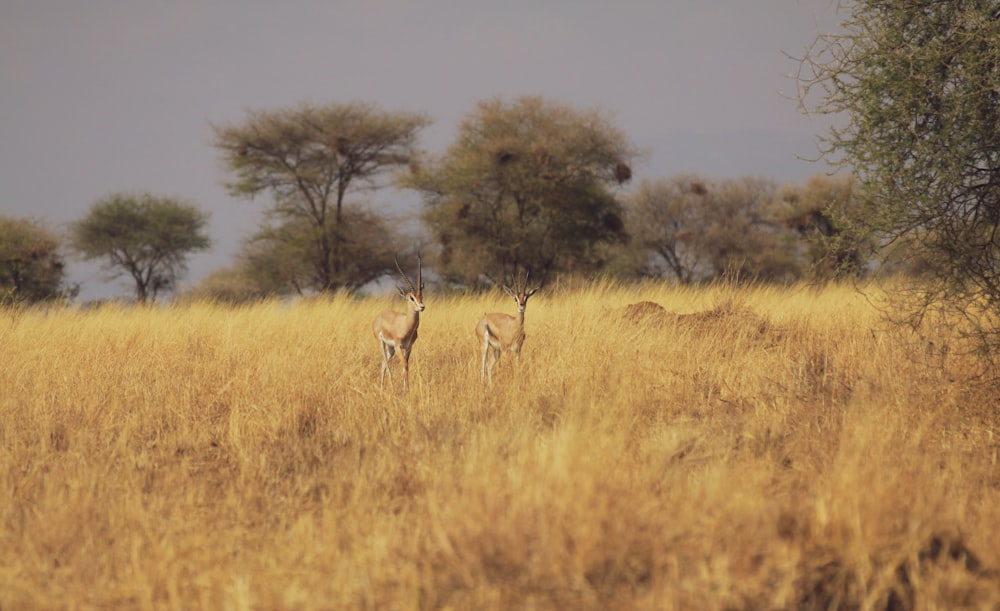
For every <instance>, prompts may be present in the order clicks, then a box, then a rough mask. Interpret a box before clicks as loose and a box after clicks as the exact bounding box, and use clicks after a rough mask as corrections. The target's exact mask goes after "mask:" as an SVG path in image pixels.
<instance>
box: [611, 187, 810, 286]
mask: <svg viewBox="0 0 1000 611" xmlns="http://www.w3.org/2000/svg"><path fill="white" fill-rule="evenodd" d="M776 202H777V186H776V185H775V183H774V181H772V180H769V179H765V178H756V177H743V178H731V179H724V180H712V179H709V178H705V177H701V176H697V175H692V174H681V175H678V176H674V177H671V178H664V179H660V180H656V181H644V182H643V183H642V184H641V185H640V186H639V188H638V189H637V190H636V192H635V193H634V194H632V195H631V196H630V197H629V198H628V200H627V206H628V217H627V218H628V221H629V222H628V226H629V232H630V234H631V235H632V238H633V241H634V242H636V244H637V245H638V246H639V247H641V248H643V249H646V250H647V251H648V252H649V253H651V254H652V256H651V257H647V258H646V269H645V270H644V271H645V273H646V274H649V275H655V276H665V277H668V278H673V279H674V280H676V281H677V282H679V283H681V284H689V283H696V282H707V281H710V280H715V279H719V278H721V277H724V276H726V277H729V278H731V279H734V280H764V281H784V280H789V279H792V278H794V277H796V276H797V275H798V273H799V269H798V263H797V261H796V260H795V253H794V247H793V244H792V243H791V241H790V235H789V232H788V231H787V230H786V229H785V228H784V226H783V225H782V224H781V223H780V222H779V220H778V218H777V217H776V216H775V213H776V208H775V204H776Z"/></svg>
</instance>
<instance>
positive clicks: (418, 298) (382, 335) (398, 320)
mask: <svg viewBox="0 0 1000 611" xmlns="http://www.w3.org/2000/svg"><path fill="white" fill-rule="evenodd" d="M396 269H398V270H399V275H400V276H402V277H403V281H404V282H406V286H401V287H399V294H400V295H402V296H403V297H405V298H406V302H407V305H408V306H409V307H408V308H407V310H406V313H405V314H403V313H400V312H394V311H392V310H385V311H383V312H382V313H380V314H379V315H378V316H376V317H375V322H374V323H373V324H372V331H373V332H374V333H375V339H377V340H378V342H379V347H380V348H381V349H382V377H381V378H379V383H378V385H379V388H381V387H382V384H383V383H384V382H385V373H386V372H387V371H388V372H389V381H390V382H391V381H392V370H391V369H390V368H389V360H390V359H391V358H392V356H393V355H394V354H395V353H396V350H397V349H398V350H399V356H400V358H401V359H402V361H403V389H404V390H405V389H406V378H407V374H408V372H409V368H410V350H412V349H413V343H414V342H415V341H417V327H418V326H420V313H421V312H423V311H424V298H423V292H424V280H423V277H422V274H421V265H420V255H419V254H418V255H417V285H416V286H413V282H411V281H410V279H409V277H407V275H406V273H405V272H403V270H402V269H401V268H400V267H399V261H396Z"/></svg>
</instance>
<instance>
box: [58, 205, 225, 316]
mask: <svg viewBox="0 0 1000 611" xmlns="http://www.w3.org/2000/svg"><path fill="white" fill-rule="evenodd" d="M207 223H208V215H207V214H206V213H203V212H201V211H199V210H198V208H197V207H195V206H194V205H192V204H188V203H184V202H182V201H180V200H177V199H174V198H170V197H160V196H155V195H151V194H149V193H114V194H111V195H108V196H106V197H104V198H102V199H100V200H98V201H97V202H95V203H94V205H93V206H92V207H91V209H90V211H89V212H88V214H87V215H86V216H85V217H84V218H83V219H81V220H79V221H77V222H75V223H74V224H73V225H72V226H71V227H70V242H71V244H72V246H73V248H74V249H76V250H77V251H78V252H79V253H80V255H81V256H82V257H83V258H84V259H86V260H95V259H101V260H103V262H104V263H103V266H104V269H105V270H106V271H107V272H109V273H110V275H111V277H119V276H122V275H128V276H130V277H131V278H132V280H134V282H135V296H136V300H137V301H138V302H140V303H145V302H146V301H147V300H155V299H156V297H157V295H158V294H159V293H160V292H162V291H171V290H173V289H174V288H175V287H176V283H177V280H178V279H179V278H180V277H181V276H182V275H183V274H184V273H185V272H186V271H187V257H188V255H189V254H190V253H192V252H195V251H201V250H206V249H208V248H209V246H211V240H210V239H209V238H208V236H207V235H206V234H205V226H206V225H207Z"/></svg>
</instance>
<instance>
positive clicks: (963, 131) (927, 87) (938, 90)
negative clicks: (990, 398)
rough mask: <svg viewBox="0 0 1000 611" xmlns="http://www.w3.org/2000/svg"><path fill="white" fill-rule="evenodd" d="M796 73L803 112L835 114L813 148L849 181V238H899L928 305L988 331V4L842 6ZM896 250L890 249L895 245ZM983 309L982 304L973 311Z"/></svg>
mask: <svg viewBox="0 0 1000 611" xmlns="http://www.w3.org/2000/svg"><path fill="white" fill-rule="evenodd" d="M844 8H845V9H846V10H847V11H849V15H848V16H847V17H846V19H845V20H844V22H843V24H842V29H841V30H840V31H838V32H834V33H832V34H828V35H824V36H821V37H820V38H818V39H817V40H816V42H815V44H814V45H813V47H812V48H811V49H810V51H809V52H808V54H807V56H806V57H805V58H804V60H803V62H802V64H801V66H802V69H801V71H800V74H799V79H800V83H801V97H802V100H803V104H804V106H805V108H806V109H807V110H808V111H810V112H824V113H832V114H837V115H839V116H842V117H845V118H846V123H845V124H843V125H842V126H841V127H839V128H836V129H833V130H831V132H830V134H829V135H828V136H827V138H826V140H825V142H826V145H827V146H828V152H829V153H830V158H831V159H833V160H834V162H836V163H840V164H843V165H846V166H849V167H851V168H852V169H853V171H854V173H855V174H856V176H857V177H858V180H859V186H860V188H861V190H862V197H863V200H864V201H865V207H864V210H863V214H860V215H859V216H858V219H859V221H860V222H858V223H857V224H856V226H855V228H854V229H855V231H857V232H867V233H868V234H870V235H873V236H875V237H876V239H878V240H879V242H880V243H881V244H882V245H884V246H898V245H899V244H902V243H905V244H906V246H907V248H906V252H908V253H909V256H911V257H913V258H914V259H916V260H919V266H917V267H915V269H919V270H920V271H921V272H922V273H923V280H924V282H923V283H921V285H920V287H919V290H918V292H919V293H920V295H919V304H920V307H919V308H918V309H917V311H915V312H914V313H915V314H916V315H917V316H920V315H922V312H923V310H924V306H926V305H928V304H934V303H940V304H946V307H951V306H955V307H957V308H959V309H960V310H962V311H963V313H965V314H968V315H969V320H970V321H974V324H975V326H976V327H977V328H978V329H979V330H981V331H984V332H985V333H986V335H984V336H983V337H984V338H986V339H989V341H991V342H992V343H996V341H995V338H994V339H990V338H989V337H988V336H989V335H991V334H993V333H994V331H995V330H996V329H997V328H998V325H997V323H998V322H1000V321H998V318H997V314H996V313H997V312H1000V231H998V223H1000V147H998V146H997V143H998V142H1000V54H998V52H997V49H1000V18H998V16H1000V3H998V2H996V0H969V1H964V2H947V1H942V0H909V1H907V2H899V1H890V0H854V1H852V2H848V3H845V4H844ZM896 252H897V253H898V252H900V251H899V249H896ZM983 306H985V307H983Z"/></svg>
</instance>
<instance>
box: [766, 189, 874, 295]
mask: <svg viewBox="0 0 1000 611" xmlns="http://www.w3.org/2000/svg"><path fill="white" fill-rule="evenodd" d="M780 199H781V204H782V207H781V209H780V211H779V218H780V219H781V221H782V222H783V223H784V224H785V225H786V226H788V227H789V228H790V229H792V230H793V231H794V232H795V233H796V234H797V235H798V236H799V238H800V240H801V242H802V247H801V250H802V255H803V256H804V258H805V259H806V264H807V266H808V270H807V271H808V274H809V276H810V278H811V279H812V280H814V281H821V282H822V281H828V280H837V279H843V278H858V277H861V276H863V275H864V273H865V271H866V264H867V263H868V262H869V259H870V255H871V251H872V244H871V241H870V240H869V239H867V238H863V237H862V236H860V235H856V234H853V233H852V232H850V231H845V229H846V228H848V226H849V225H850V223H851V222H852V219H854V218H856V217H857V216H858V214H859V212H860V211H861V210H862V203H861V200H860V197H859V193H858V188H857V186H856V181H855V179H854V177H853V176H851V175H849V174H848V175H842V176H827V175H822V174H816V175H814V176H811V177H810V178H809V180H807V181H806V183H805V184H804V185H792V186H788V187H786V188H785V189H783V190H782V192H781V198H780Z"/></svg>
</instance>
